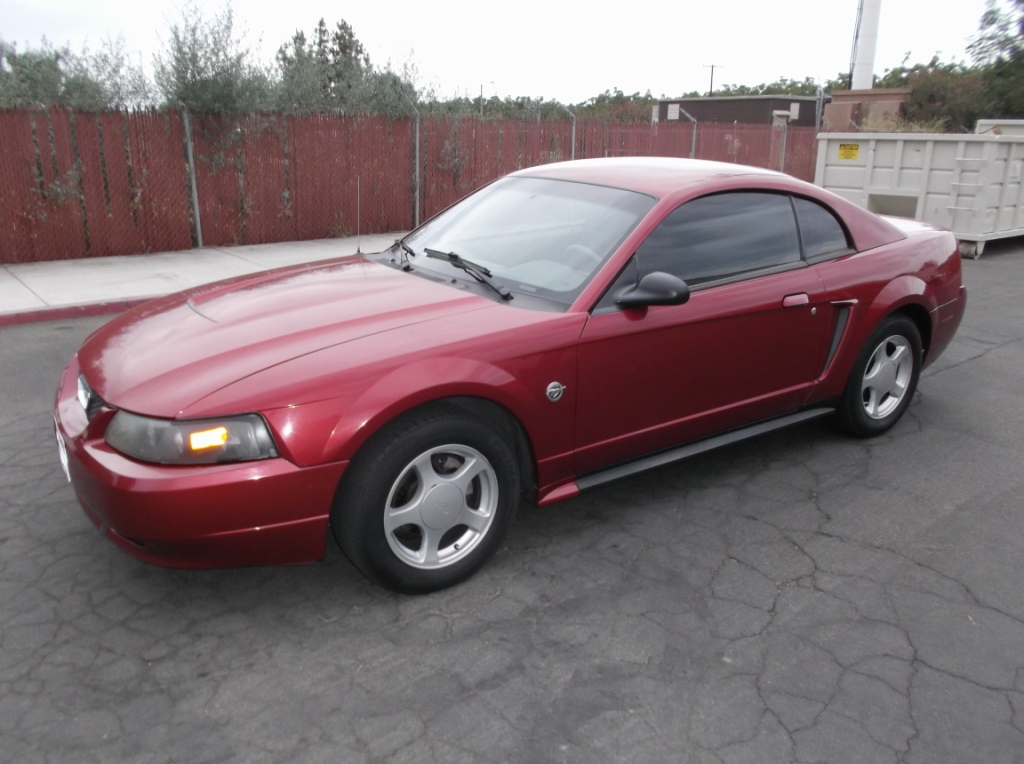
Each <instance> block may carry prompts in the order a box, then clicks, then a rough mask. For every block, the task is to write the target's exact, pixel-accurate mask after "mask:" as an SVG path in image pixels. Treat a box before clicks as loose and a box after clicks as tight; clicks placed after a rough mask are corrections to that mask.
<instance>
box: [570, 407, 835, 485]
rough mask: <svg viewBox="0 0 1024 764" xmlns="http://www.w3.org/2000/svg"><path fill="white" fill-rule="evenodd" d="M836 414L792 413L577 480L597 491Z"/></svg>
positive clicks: (829, 410) (827, 410)
mask: <svg viewBox="0 0 1024 764" xmlns="http://www.w3.org/2000/svg"><path fill="white" fill-rule="evenodd" d="M834 412H835V409H834V408H815V409H807V410H806V411H800V412H797V413H796V414H789V415H787V416H784V417H780V418H779V419H771V420H769V421H767V422H759V423H758V424H755V425H751V426H750V427H744V428H742V429H739V430H732V431H731V432H726V433H723V434H722V435H715V436H713V437H710V438H705V439H704V440H698V441H697V442H695V443H688V444H687V445H685V446H680V447H679V448H673V449H672V450H670V451H662V452H661V453H658V454H653V455H652V456H646V457H644V458H642V459H637V460H636V461H633V462H627V463H626V464H617V465H615V466H614V467H608V468H607V469H603V470H599V471H597V472H591V473H590V474H589V475H584V476H583V477H580V478H577V479H576V485H577V486H578V487H579V489H580V490H581V491H586V490H588V489H590V488H596V487H597V486H599V485H604V484H605V483H611V482H613V481H615V480H622V479H623V478H627V477H630V476H631V475H635V474H637V473H639V472H645V471H647V470H651V469H654V468H655V467H662V466H664V465H666V464H671V463H672V462H678V461H682V460H683V459H689V458H690V457H692V456H696V455H697V454H703V453H705V452H707V451H713V450H714V449H716V448H721V447H722V446H728V445H730V444H732V443H738V442H739V441H741V440H747V439H748V438H755V437H757V436H758V435H764V434H765V433H768V432H773V431H775V430H781V429H783V428H784V427H791V426H792V425H795V424H799V423H800V422H806V421H808V420H811V419H817V418H818V417H823V416H827V415H828V414H832V413H834Z"/></svg>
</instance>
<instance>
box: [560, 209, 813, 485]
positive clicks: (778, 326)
mask: <svg viewBox="0 0 1024 764" xmlns="http://www.w3.org/2000/svg"><path fill="white" fill-rule="evenodd" d="M654 271H663V272H668V273H672V274H674V275H677V276H679V277H680V278H682V279H683V280H684V281H686V282H687V283H688V285H689V286H690V287H691V290H692V291H691V296H690V299H689V300H688V301H687V302H686V303H684V304H682V305H671V306H652V307H647V308H643V309H629V310H623V309H619V308H618V307H617V306H616V305H615V302H614V297H615V293H616V291H617V290H618V289H620V288H622V286H623V285H629V284H632V283H636V281H637V280H638V279H639V278H642V277H643V276H644V275H645V274H647V273H651V272H654ZM823 307H826V305H825V297H824V294H823V290H822V285H821V281H820V279H819V278H818V275H817V273H816V272H815V270H814V269H813V268H810V267H808V266H807V264H806V263H805V262H804V260H803V259H802V257H801V252H800V240H799V236H798V233H797V225H796V220H795V214H794V212H793V207H792V200H791V199H790V197H789V196H788V195H785V194H776V193H754V192H738V193H722V194H715V195H711V196H707V197H701V198H699V199H695V200H692V201H690V202H687V203H685V204H683V205H681V206H680V207H678V208H677V209H676V210H674V211H673V212H672V213H670V214H669V215H668V216H667V217H666V218H665V219H664V220H663V221H662V223H661V224H660V225H659V226H657V227H656V228H655V230H654V231H652V233H651V235H650V236H649V237H648V238H647V240H645V242H644V243H643V244H642V245H641V246H640V247H639V248H638V250H637V252H636V255H635V256H634V258H633V260H631V261H630V264H629V265H628V266H627V268H626V269H625V270H624V271H623V273H622V274H621V275H620V277H619V279H618V281H617V282H616V284H615V285H614V286H613V287H612V289H611V290H610V291H609V293H608V294H607V295H606V297H605V299H604V300H602V301H601V303H599V305H598V306H597V307H596V309H595V310H594V311H593V314H592V315H591V317H590V318H589V319H588V322H587V325H586V327H585V328H584V331H583V333H582V335H581V341H580V349H579V378H578V385H579V390H578V392H579V396H578V408H577V427H576V440H575V442H576V467H577V471H578V472H579V473H586V472H589V471H593V470H596V469H599V468H600V467H603V466H605V465H608V464H613V463H616V462H621V461H625V460H628V459H632V458H634V457H637V456H640V455H642V454H646V453H651V452H655V451H659V450H662V449H665V448H668V447H670V446H672V445H675V444H678V443H682V442H686V441H690V440H695V439H698V438H702V437H705V436H707V435H710V434H713V433H716V432H721V431H724V430H729V429H733V428H736V427H739V426H742V425H744V424H747V423H750V422H755V421H758V420H762V419H767V418H770V417H773V416H777V415H780V414H783V413H787V412H790V411H793V410H795V409H797V408H799V406H800V404H801V403H802V401H803V400H804V399H805V398H806V397H807V395H808V392H809V390H810V388H811V387H812V386H813V385H814V382H815V380H816V378H817V377H818V375H819V374H820V372H821V370H822V367H823V364H824V360H825V356H826V353H827V345H828V338H829V336H830V327H829V325H828V317H827V316H828V315H829V313H830V312H829V311H827V310H823V309H822V308H823Z"/></svg>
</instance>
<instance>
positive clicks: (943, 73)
mask: <svg viewBox="0 0 1024 764" xmlns="http://www.w3.org/2000/svg"><path fill="white" fill-rule="evenodd" d="M875 86H876V87H881V88H910V90H911V94H910V97H909V98H908V99H907V100H906V101H904V103H903V116H904V117H905V118H906V119H907V120H908V121H909V122H911V123H913V124H917V125H927V124H930V125H935V126H937V129H940V130H944V131H947V132H969V131H970V130H971V128H972V127H973V126H974V123H975V121H976V120H977V119H978V117H979V116H980V115H981V114H982V113H983V110H984V102H983V95H982V90H983V86H982V78H981V75H980V73H979V71H978V70H977V69H973V68H969V67H967V66H964V65H963V64H957V63H943V62H941V61H939V57H938V56H934V57H933V58H932V60H931V61H929V62H928V63H927V64H914V65H913V66H906V65H903V66H897V67H896V68H894V69H887V70H886V71H885V74H884V75H882V76H881V77H878V76H877V75H876V76H875Z"/></svg>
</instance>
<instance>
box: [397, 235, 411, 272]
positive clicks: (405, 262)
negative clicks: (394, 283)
mask: <svg viewBox="0 0 1024 764" xmlns="http://www.w3.org/2000/svg"><path fill="white" fill-rule="evenodd" d="M395 244H397V245H398V247H399V249H400V250H401V252H402V260H401V265H402V270H403V271H411V270H412V263H410V262H409V258H410V257H416V253H415V252H414V251H413V249H412V247H410V246H409V245H408V244H406V243H405V239H395ZM392 262H394V261H393V260H392Z"/></svg>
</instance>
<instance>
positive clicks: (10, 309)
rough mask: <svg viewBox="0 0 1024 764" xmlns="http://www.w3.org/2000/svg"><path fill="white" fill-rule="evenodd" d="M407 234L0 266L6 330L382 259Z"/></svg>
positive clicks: (0, 310) (0, 322) (0, 315)
mask: <svg viewBox="0 0 1024 764" xmlns="http://www.w3.org/2000/svg"><path fill="white" fill-rule="evenodd" d="M401 235H402V233H401V232H398V233H392V234H372V235H369V236H361V237H358V238H357V237H350V238H345V239H320V240H317V241H294V242H283V243H278V244H255V245H251V246H244V247H205V248H203V249H191V250H186V251H184V252H165V253H160V254H152V255H126V256H123V257H96V258H91V259H89V258H87V259H81V260H58V261H53V262H46V263H20V264H16V265H5V266H0V326H7V325H11V324H24V323H31V322H34V321H50V320H54V319H59V318H68V317H72V316H75V317H77V316H89V315H101V314H104V313H117V312H119V311H122V310H125V309H127V308H129V307H131V306H133V305H137V304H139V303H142V302H145V301H146V300H149V299H152V298H154V297H159V296H161V295H165V294H170V293H171V292H177V291H180V290H182V289H187V288H189V287H193V286H198V285H199V284H207V283H209V282H211V281H218V280H220V279H227V278H232V277H234V276H243V275H245V274H247V273H256V272H258V271H265V270H269V269H271V268H277V267H280V266H285V265H296V264H299V263H306V262H311V261H314V260H328V259H330V258H334V257H343V256H345V255H351V254H354V253H355V252H357V251H359V252H379V251H381V250H382V249H385V248H386V247H388V246H390V245H391V244H392V243H393V242H394V240H395V239H396V238H398V237H400V236H401Z"/></svg>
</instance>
